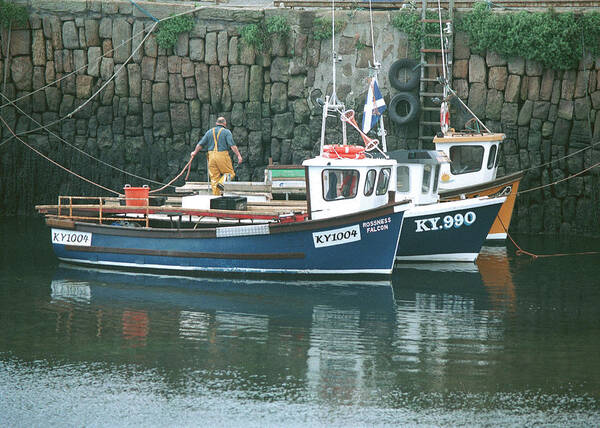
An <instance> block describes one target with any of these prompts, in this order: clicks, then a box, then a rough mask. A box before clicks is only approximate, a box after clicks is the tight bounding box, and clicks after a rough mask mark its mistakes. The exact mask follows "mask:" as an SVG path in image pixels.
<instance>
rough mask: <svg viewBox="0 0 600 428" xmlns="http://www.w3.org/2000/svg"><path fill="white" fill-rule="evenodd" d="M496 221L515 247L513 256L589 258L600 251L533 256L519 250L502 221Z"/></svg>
mask: <svg viewBox="0 0 600 428" xmlns="http://www.w3.org/2000/svg"><path fill="white" fill-rule="evenodd" d="M497 218H498V220H499V221H500V224H501V225H502V228H503V229H504V232H506V236H507V237H508V239H510V241H511V242H512V243H513V245H514V246H515V247H517V251H515V254H516V255H517V256H522V255H525V256H529V257H531V258H532V259H534V260H535V259H540V258H549V257H566V256H589V255H594V254H600V251H582V252H576V253H555V254H535V253H532V252H531V251H527V250H524V249H523V248H521V247H520V246H519V244H517V242H516V241H515V240H514V239H513V237H512V236H511V235H510V233H508V229H507V227H506V226H505V225H504V222H503V221H502V219H501V218H500V217H497Z"/></svg>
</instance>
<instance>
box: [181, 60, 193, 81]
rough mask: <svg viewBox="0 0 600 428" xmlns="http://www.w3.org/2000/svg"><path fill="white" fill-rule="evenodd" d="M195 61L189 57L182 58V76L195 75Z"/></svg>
mask: <svg viewBox="0 0 600 428" xmlns="http://www.w3.org/2000/svg"><path fill="white" fill-rule="evenodd" d="M194 68H195V67H194V63H193V62H192V61H190V59H189V58H181V77H183V78H184V79H185V78H188V77H194Z"/></svg>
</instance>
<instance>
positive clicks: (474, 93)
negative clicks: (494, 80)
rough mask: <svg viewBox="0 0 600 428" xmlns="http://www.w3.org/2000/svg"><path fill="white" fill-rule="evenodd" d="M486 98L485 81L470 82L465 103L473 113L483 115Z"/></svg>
mask: <svg viewBox="0 0 600 428" xmlns="http://www.w3.org/2000/svg"><path fill="white" fill-rule="evenodd" d="M486 98H487V89H486V85H485V83H472V84H471V85H470V88H469V98H468V103H467V105H468V106H469V108H470V109H471V110H472V111H473V113H475V115H477V116H483V115H484V114H485V105H486V102H487V99H486Z"/></svg>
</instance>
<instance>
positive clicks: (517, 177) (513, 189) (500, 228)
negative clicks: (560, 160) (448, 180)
mask: <svg viewBox="0 0 600 428" xmlns="http://www.w3.org/2000/svg"><path fill="white" fill-rule="evenodd" d="M522 178H523V173H522V172H518V173H515V174H512V175H509V176H505V177H501V178H499V179H496V180H494V181H492V182H489V183H483V184H480V185H476V186H470V187H466V188H461V189H454V190H448V191H440V198H441V199H442V200H456V199H460V198H461V197H463V196H464V197H465V198H468V199H469V198H475V197H478V196H493V195H498V196H506V201H504V203H503V204H502V207H501V208H500V211H499V212H498V215H497V216H496V218H495V219H494V222H493V223H492V225H491V227H490V230H489V232H488V235H487V238H486V239H488V240H491V241H501V240H505V239H506V236H507V231H508V228H509V225H510V221H511V219H512V214H513V210H514V208H515V201H516V199H517V193H518V191H519V184H520V182H521V179H522Z"/></svg>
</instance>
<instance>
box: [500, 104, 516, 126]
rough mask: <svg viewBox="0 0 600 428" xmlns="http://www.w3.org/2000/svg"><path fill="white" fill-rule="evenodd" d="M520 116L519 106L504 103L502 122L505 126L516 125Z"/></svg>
mask: <svg viewBox="0 0 600 428" xmlns="http://www.w3.org/2000/svg"><path fill="white" fill-rule="evenodd" d="M518 116H519V104H517V103H504V105H503V106H502V114H501V121H502V123H503V124H504V125H516V124H517V118H518Z"/></svg>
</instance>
